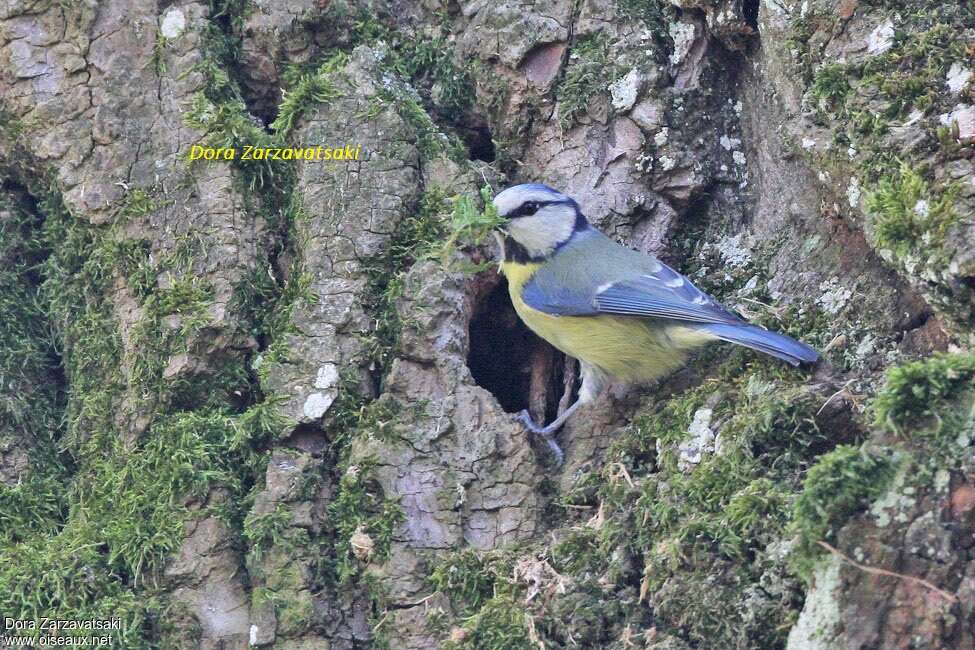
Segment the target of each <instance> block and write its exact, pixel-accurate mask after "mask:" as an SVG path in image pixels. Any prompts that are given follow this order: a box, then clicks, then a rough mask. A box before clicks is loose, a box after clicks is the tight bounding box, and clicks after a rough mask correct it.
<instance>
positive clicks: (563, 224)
mask: <svg viewBox="0 0 975 650" xmlns="http://www.w3.org/2000/svg"><path fill="white" fill-rule="evenodd" d="M494 207H495V208H497V210H498V214H499V215H500V216H501V217H503V218H504V220H505V221H504V224H503V225H502V226H501V228H500V229H501V233H498V241H499V242H500V243H501V250H502V254H503V255H504V257H505V259H511V260H514V261H520V262H526V261H540V260H544V259H546V258H547V257H549V256H551V255H552V254H553V253H555V251H557V250H558V248H559V247H560V246H562V245H563V244H565V243H566V242H568V241H569V240H570V239H572V235H574V234H575V233H576V232H577V231H578V230H582V229H584V228H587V227H588V225H589V222H588V221H586V217H585V216H583V214H582V212H581V211H580V210H579V205H578V204H577V203H576V202H575V201H573V200H572V199H571V198H569V197H568V196H566V195H565V194H562V193H561V192H558V191H556V190H553V189H552V188H551V187H548V186H547V185H542V184H540V183H527V184H525V185H515V186H514V187H509V188H508V189H506V190H504V191H503V192H501V193H500V194H498V195H497V196H496V197H494Z"/></svg>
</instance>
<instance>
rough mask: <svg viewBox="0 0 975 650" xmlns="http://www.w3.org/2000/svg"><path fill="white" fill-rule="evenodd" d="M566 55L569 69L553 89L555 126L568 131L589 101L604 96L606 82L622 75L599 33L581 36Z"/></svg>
mask: <svg viewBox="0 0 975 650" xmlns="http://www.w3.org/2000/svg"><path fill="white" fill-rule="evenodd" d="M570 52H571V54H570V55H569V65H568V67H567V68H566V71H565V74H564V76H563V77H562V79H561V81H560V82H559V85H558V88H557V89H556V93H555V94H556V96H557V97H558V100H559V124H560V125H561V126H562V128H563V129H569V128H571V127H572V125H573V124H574V123H575V122H576V121H577V119H578V118H579V116H581V115H582V114H583V113H584V112H585V111H586V108H587V107H588V106H589V105H590V104H591V103H592V100H593V97H595V96H596V95H597V94H599V93H601V92H606V89H607V87H608V85H609V83H610V82H612V81H614V80H615V79H616V78H617V77H618V76H619V74H620V73H621V72H622V68H621V67H620V66H619V65H618V64H617V63H616V60H615V59H613V58H612V57H611V56H610V47H609V38H608V37H606V36H605V35H604V34H602V33H596V34H590V35H587V36H584V37H582V38H580V39H579V41H578V42H576V43H575V44H574V45H573V46H572V48H571V50H570Z"/></svg>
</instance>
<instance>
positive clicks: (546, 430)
mask: <svg viewBox="0 0 975 650" xmlns="http://www.w3.org/2000/svg"><path fill="white" fill-rule="evenodd" d="M518 421H519V422H521V423H522V424H524V425H525V428H526V429H528V430H529V431H531V432H532V433H534V434H535V435H537V436H540V437H541V439H542V440H544V441H545V444H546V445H547V446H548V449H549V451H550V452H552V456H553V457H554V458H555V466H556V467H561V466H562V463H563V462H564V461H565V454H564V453H562V448H561V447H559V443H557V442H555V439H554V438H553V437H552V433H553V432H554V431H555V429H557V428H558V426H553V425H552V424H550V425H549V426H547V427H541V426H538V424H537V423H536V422H535V420H534V418H532V416H531V413H529V412H528V409H525V410H524V411H522V412H521V413H519V414H518ZM553 424H554V425H559V424H561V422H555V423H553Z"/></svg>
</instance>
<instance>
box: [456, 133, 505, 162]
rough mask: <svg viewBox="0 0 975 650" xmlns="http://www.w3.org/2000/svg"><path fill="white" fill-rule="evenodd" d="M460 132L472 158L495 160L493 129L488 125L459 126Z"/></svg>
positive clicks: (487, 160)
mask: <svg viewBox="0 0 975 650" xmlns="http://www.w3.org/2000/svg"><path fill="white" fill-rule="evenodd" d="M457 130H458V132H459V134H460V137H461V139H462V140H463V141H464V144H465V145H467V151H468V152H469V153H470V158H471V160H482V161H484V162H494V158H495V155H496V152H495V150H494V137H493V136H492V135H491V129H489V128H488V127H487V126H483V125H482V126H473V127H461V126H459V127H458V129H457Z"/></svg>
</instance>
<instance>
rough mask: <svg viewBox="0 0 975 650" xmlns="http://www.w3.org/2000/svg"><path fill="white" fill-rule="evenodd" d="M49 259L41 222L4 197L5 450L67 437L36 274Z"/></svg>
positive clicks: (1, 428) (1, 334) (0, 261)
mask: <svg viewBox="0 0 975 650" xmlns="http://www.w3.org/2000/svg"><path fill="white" fill-rule="evenodd" d="M48 254H49V249H48V245H47V242H46V241H45V240H44V238H43V236H42V233H41V220H40V216H39V215H38V214H36V213H35V212H33V211H31V210H29V209H28V206H27V205H26V204H21V203H20V202H19V201H18V200H16V199H15V197H14V196H13V195H10V196H9V197H8V196H7V195H5V194H0V313H3V317H2V318H0V449H2V448H3V447H4V446H5V444H6V442H7V437H8V436H9V440H10V442H11V443H12V444H17V445H24V444H26V445H29V446H31V447H33V446H34V442H33V441H37V442H47V443H51V442H53V441H54V440H55V439H56V438H57V437H58V436H59V435H60V433H61V432H62V427H61V417H62V414H63V411H64V402H65V395H64V387H63V380H62V378H61V377H60V370H59V368H58V365H59V364H58V361H57V349H56V342H55V339H54V332H53V327H52V325H51V323H50V322H49V321H48V320H47V317H46V314H45V313H44V309H43V303H42V298H41V295H40V294H41V288H40V283H41V279H40V277H39V276H38V274H37V271H36V268H37V265H38V264H41V263H43V260H44V259H45V258H46V257H47V255H48ZM39 453H40V452H38V451H33V452H32V453H31V456H36V455H38V454H39ZM32 461H37V462H40V461H41V459H40V458H36V457H35V458H32ZM2 511H3V509H2V508H0V512H2ZM2 517H3V515H2V514H0V522H2Z"/></svg>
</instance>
